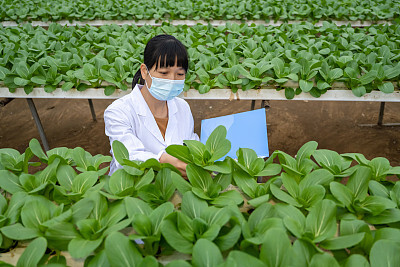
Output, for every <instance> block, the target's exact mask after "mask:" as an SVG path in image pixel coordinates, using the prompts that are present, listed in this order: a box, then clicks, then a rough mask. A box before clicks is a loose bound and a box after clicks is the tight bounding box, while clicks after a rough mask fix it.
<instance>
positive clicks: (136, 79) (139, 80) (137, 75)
mask: <svg viewBox="0 0 400 267" xmlns="http://www.w3.org/2000/svg"><path fill="white" fill-rule="evenodd" d="M136 84H144V79H143V77H142V73H141V72H140V69H139V70H138V71H137V72H136V73H135V76H133V80H132V90H133V88H135V86H136Z"/></svg>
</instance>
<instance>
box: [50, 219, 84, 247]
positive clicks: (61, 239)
mask: <svg viewBox="0 0 400 267" xmlns="http://www.w3.org/2000/svg"><path fill="white" fill-rule="evenodd" d="M78 235H79V234H78V231H77V230H76V229H75V226H74V225H73V224H72V223H67V222H60V223H56V224H54V225H52V226H51V227H49V228H48V229H47V231H46V233H45V237H46V239H47V241H48V242H49V247H51V248H55V249H59V250H68V244H69V242H70V241H71V240H72V239H74V238H76V237H77V236H78Z"/></svg>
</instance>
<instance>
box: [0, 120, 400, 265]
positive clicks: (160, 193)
mask: <svg viewBox="0 0 400 267" xmlns="http://www.w3.org/2000/svg"><path fill="white" fill-rule="evenodd" d="M185 144H186V146H183V145H182V146H181V145H171V146H169V147H168V148H167V152H168V153H169V154H171V155H173V156H175V157H177V158H179V159H181V160H182V161H184V162H186V163H188V165H187V168H186V172H187V178H188V180H185V179H183V177H182V176H181V175H180V173H179V171H177V170H176V169H175V168H174V167H173V166H172V165H169V164H160V163H159V162H158V161H157V160H155V159H150V160H148V161H146V162H139V161H134V160H130V159H129V153H128V151H127V149H126V148H125V147H124V145H123V144H122V143H120V142H118V141H115V142H114V143H113V145H112V149H113V153H114V156H115V158H116V160H117V161H118V162H119V163H120V164H121V165H122V168H121V169H119V170H117V171H116V172H114V173H113V174H112V175H111V176H108V175H107V174H106V172H107V170H108V166H107V163H108V162H109V161H110V160H111V158H110V157H109V156H102V155H96V156H92V155H91V154H90V153H88V152H87V151H84V150H83V149H82V148H79V147H77V148H74V149H68V148H55V149H52V150H50V151H48V152H47V153H45V152H43V150H42V148H41V147H40V144H39V142H38V141H37V140H36V139H33V140H31V142H30V144H29V147H28V148H27V149H26V151H25V152H24V153H23V154H20V153H19V152H18V151H16V150H13V149H1V150H0V169H1V170H0V187H1V189H2V194H1V195H0V213H1V215H0V222H1V225H0V232H1V234H0V237H1V239H0V241H1V248H2V249H4V250H5V251H6V250H7V249H10V248H12V247H13V246H15V244H16V242H18V241H28V242H30V243H29V245H28V247H27V248H26V249H25V251H24V253H23V254H22V255H21V257H20V259H19V262H18V264H17V266H36V265H50V264H59V266H65V263H66V262H65V257H64V256H62V255H61V252H62V251H68V252H69V253H70V255H71V256H72V257H73V258H84V259H85V266H159V264H160V263H161V259H162V256H165V255H169V254H171V253H173V254H176V253H177V252H179V253H181V254H178V255H184V254H187V255H189V259H187V257H182V259H177V260H173V261H171V262H169V263H168V264H167V266H282V267H283V266H352V267H354V266H355V267H357V266H372V267H375V266H379V267H383V266H396V264H398V262H399V254H398V251H399V249H400V241H399V240H400V229H399V228H400V224H399V222H400V209H399V207H400V182H399V181H397V180H398V179H397V176H396V175H399V174H400V167H392V166H390V163H389V161H388V160H387V159H385V158H374V159H372V160H367V159H366V158H365V157H364V156H363V155H362V154H358V153H347V154H342V155H340V154H338V153H336V152H334V151H331V150H326V149H317V143H316V142H313V141H312V142H308V143H306V144H305V145H304V146H302V147H301V148H300V150H299V151H298V153H297V156H296V157H295V158H293V157H291V156H290V155H288V154H286V153H284V152H282V151H275V152H274V153H273V154H272V155H271V156H270V157H269V158H268V159H267V160H266V161H265V160H264V159H262V158H258V157H257V155H256V153H255V152H254V151H253V150H251V149H246V148H241V149H239V150H238V151H237V153H236V154H237V159H236V160H233V159H231V158H229V157H226V158H225V159H223V160H221V158H223V157H224V155H226V154H227V153H228V152H229V150H230V148H231V144H230V142H229V140H227V139H226V129H225V128H224V127H223V126H219V127H217V128H216V129H215V130H214V131H213V133H212V134H211V135H210V137H209V139H208V140H207V142H206V143H205V144H203V143H200V142H198V141H193V140H187V141H185ZM34 156H36V157H37V158H38V159H39V160H40V162H31V160H32V158H33V157H34ZM40 164H42V165H41V166H40V167H41V169H42V170H41V171H38V172H34V173H33V174H30V170H31V168H32V167H31V166H33V165H34V166H38V165H40ZM259 176H262V177H264V180H266V182H264V183H257V182H256V180H257V177H259ZM396 181H397V182H396ZM231 184H233V185H235V186H237V188H238V190H231V187H230V185H231ZM177 199H178V200H177ZM171 201H172V202H171ZM184 258H186V259H184Z"/></svg>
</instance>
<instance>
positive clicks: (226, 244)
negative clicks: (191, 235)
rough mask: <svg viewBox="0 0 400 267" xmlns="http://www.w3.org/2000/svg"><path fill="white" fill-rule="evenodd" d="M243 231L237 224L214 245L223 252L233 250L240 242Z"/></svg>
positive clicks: (219, 237)
mask: <svg viewBox="0 0 400 267" xmlns="http://www.w3.org/2000/svg"><path fill="white" fill-rule="evenodd" d="M241 233H242V229H241V227H240V225H238V224H236V225H235V226H234V227H233V228H232V229H231V230H230V231H229V232H228V233H226V234H224V235H220V236H218V237H217V238H216V239H215V240H214V243H215V244H216V245H217V246H218V247H219V249H220V250H221V251H226V250H228V249H231V248H232V247H233V246H234V245H235V244H236V243H237V242H238V240H239V238H240V235H241Z"/></svg>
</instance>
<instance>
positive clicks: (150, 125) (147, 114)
mask: <svg viewBox="0 0 400 267" xmlns="http://www.w3.org/2000/svg"><path fill="white" fill-rule="evenodd" d="M142 87H143V85H138V84H137V85H136V86H135V88H134V89H133V90H132V92H131V95H132V101H133V103H137V105H136V104H135V105H134V109H135V111H136V113H137V114H139V115H140V119H141V120H142V122H143V124H144V125H145V127H146V128H147V129H148V130H149V131H150V132H151V133H152V134H153V135H154V136H155V137H156V138H157V140H158V141H160V142H161V143H163V144H170V143H171V142H172V136H173V134H174V132H175V130H176V128H177V119H176V116H175V114H176V113H177V112H178V107H177V105H176V102H175V101H176V100H175V99H171V100H168V101H167V105H168V124H167V129H166V131H165V140H164V138H163V137H162V135H161V132H160V129H159V128H158V125H157V123H156V120H155V119H154V116H153V114H152V113H151V110H150V108H149V106H148V105H147V103H146V100H145V99H144V98H143V95H142V93H141V92H140V89H142Z"/></svg>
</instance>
